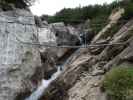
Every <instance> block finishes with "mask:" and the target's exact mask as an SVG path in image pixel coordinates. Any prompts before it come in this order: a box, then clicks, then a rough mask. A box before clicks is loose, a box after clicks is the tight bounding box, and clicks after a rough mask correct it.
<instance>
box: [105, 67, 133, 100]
mask: <svg viewBox="0 0 133 100" xmlns="http://www.w3.org/2000/svg"><path fill="white" fill-rule="evenodd" d="M103 87H104V89H105V91H106V93H107V97H108V100H133V68H124V67H117V68H113V69H112V70H111V71H109V72H108V73H107V74H106V75H105V79H104V81H103Z"/></svg>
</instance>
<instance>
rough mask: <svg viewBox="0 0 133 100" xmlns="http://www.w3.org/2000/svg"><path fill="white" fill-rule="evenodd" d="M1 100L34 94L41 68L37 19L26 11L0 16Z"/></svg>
mask: <svg viewBox="0 0 133 100" xmlns="http://www.w3.org/2000/svg"><path fill="white" fill-rule="evenodd" d="M0 23H1V24H0V41H1V42H0V100H15V98H16V96H17V95H19V94H21V93H25V92H26V91H30V89H31V90H32V89H33V87H32V84H31V85H30V83H31V81H32V77H33V76H34V75H35V72H36V69H39V68H40V67H41V61H40V55H39V52H38V48H36V47H35V46H33V45H28V44H26V43H23V42H37V40H36V36H37V32H36V31H37V30H36V27H35V22H34V17H33V16H32V14H31V13H30V12H28V11H25V10H15V11H8V12H1V13H0ZM18 100H21V99H20V98H19V99H18Z"/></svg>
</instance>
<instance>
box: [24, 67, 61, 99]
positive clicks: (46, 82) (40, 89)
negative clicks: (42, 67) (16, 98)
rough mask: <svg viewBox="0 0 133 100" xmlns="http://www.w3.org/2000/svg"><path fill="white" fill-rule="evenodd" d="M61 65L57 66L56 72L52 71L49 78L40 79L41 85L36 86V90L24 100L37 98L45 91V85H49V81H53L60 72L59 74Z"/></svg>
mask: <svg viewBox="0 0 133 100" xmlns="http://www.w3.org/2000/svg"><path fill="white" fill-rule="evenodd" d="M61 72H62V71H61V67H58V70H57V72H56V73H54V74H53V75H52V77H51V78H50V79H49V80H44V79H43V80H42V82H41V85H40V86H39V87H38V88H37V90H36V91H34V92H33V93H32V94H31V95H30V96H29V97H28V98H26V99H25V100H38V99H39V98H40V97H41V96H42V95H43V93H44V92H45V90H46V89H47V87H48V86H49V85H50V83H51V82H53V81H54V80H55V79H56V78H57V77H58V76H59V75H60V74H61Z"/></svg>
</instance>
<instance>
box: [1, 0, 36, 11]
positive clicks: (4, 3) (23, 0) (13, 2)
mask: <svg viewBox="0 0 133 100" xmlns="http://www.w3.org/2000/svg"><path fill="white" fill-rule="evenodd" d="M34 2H35V0H0V7H1V8H2V9H3V10H11V9H12V6H14V7H15V8H21V9H23V8H24V9H25V8H28V7H29V6H31V5H32V4H33V3H34Z"/></svg>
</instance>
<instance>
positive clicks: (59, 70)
mask: <svg viewBox="0 0 133 100" xmlns="http://www.w3.org/2000/svg"><path fill="white" fill-rule="evenodd" d="M79 52H80V48H79V49H77V50H76V51H75V52H74V53H72V54H71V56H70V57H69V58H68V59H67V60H66V61H65V62H64V64H62V65H61V66H57V72H55V73H54V74H53V75H52V77H51V78H50V79H49V80H45V79H43V80H42V82H41V85H40V86H39V87H38V88H37V89H36V91H34V92H33V93H32V94H31V95H30V96H29V97H27V98H26V99H25V100H38V99H40V98H41V97H42V95H43V94H44V92H45V91H46V89H47V88H48V87H49V85H50V84H51V83H52V82H53V81H54V80H56V79H57V78H58V77H59V76H60V74H61V73H62V72H63V71H64V70H65V67H64V66H66V65H67V64H70V63H71V62H72V61H71V60H73V59H74V58H73V57H75V56H74V55H76V56H77V55H79V54H80V53H79Z"/></svg>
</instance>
